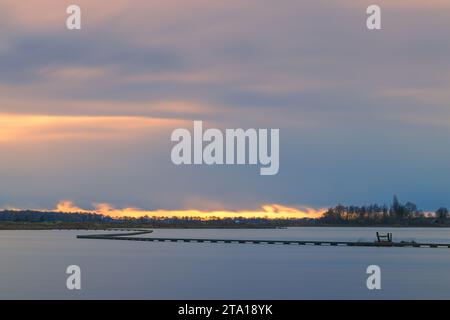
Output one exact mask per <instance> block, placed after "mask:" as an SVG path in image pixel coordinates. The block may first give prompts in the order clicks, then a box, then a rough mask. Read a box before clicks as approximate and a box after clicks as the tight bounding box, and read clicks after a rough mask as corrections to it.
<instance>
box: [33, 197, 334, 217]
mask: <svg viewBox="0 0 450 320" xmlns="http://www.w3.org/2000/svg"><path fill="white" fill-rule="evenodd" d="M37 211H55V212H69V213H75V212H79V213H98V214H103V215H106V216H110V217H114V218H121V217H134V218H139V217H144V216H148V217H164V218H170V217H199V218H202V219H211V218H236V217H242V218H269V219H289V218H297V219H298V218H318V217H320V216H322V214H323V213H324V212H325V211H326V209H318V210H317V209H313V208H309V207H299V208H296V207H287V206H283V205H280V204H266V205H262V206H261V208H260V209H258V210H236V211H227V210H209V211H205V210H197V209H183V210H143V209H139V208H122V209H116V208H114V207H113V206H112V205H110V204H107V203H98V204H94V209H93V210H87V209H82V208H80V207H78V206H76V205H75V204H74V203H73V202H72V201H70V200H62V201H60V202H59V203H58V204H57V205H56V208H55V209H50V210H49V209H44V210H37Z"/></svg>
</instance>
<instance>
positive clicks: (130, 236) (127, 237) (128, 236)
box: [77, 230, 450, 249]
mask: <svg viewBox="0 0 450 320" xmlns="http://www.w3.org/2000/svg"><path fill="white" fill-rule="evenodd" d="M124 231H126V230H124ZM128 231H129V230H128ZM132 231H133V232H127V233H111V234H98V235H78V236H77V238H78V239H97V240H98V239H104V240H122V241H147V242H183V243H185V242H188V243H238V244H278V245H300V246H336V247H382V248H392V247H397V248H408V247H409V248H449V249H450V243H416V242H376V241H374V242H352V241H304V240H268V239H266V240H249V239H206V238H154V237H152V238H144V237H134V236H136V235H143V234H148V233H152V232H153V231H152V230H132Z"/></svg>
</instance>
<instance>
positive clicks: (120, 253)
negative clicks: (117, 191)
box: [0, 228, 450, 299]
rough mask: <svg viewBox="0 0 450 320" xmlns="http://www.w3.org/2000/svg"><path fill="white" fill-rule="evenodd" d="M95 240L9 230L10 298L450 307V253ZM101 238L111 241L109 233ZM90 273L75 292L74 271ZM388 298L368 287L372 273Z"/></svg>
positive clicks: (369, 231)
mask: <svg viewBox="0 0 450 320" xmlns="http://www.w3.org/2000/svg"><path fill="white" fill-rule="evenodd" d="M376 231H382V232H392V233H393V234H394V241H402V240H408V241H409V240H415V241H417V242H444V243H450V229H447V228H442V229H426V228H376V229H375V228H290V229H269V230H254V229H253V230H251V229H242V230H211V229H209V230H199V229H195V230H191V229H182V230H180V229H177V230H173V229H156V230H155V232H154V233H153V234H149V235H146V236H148V237H152V236H155V237H193V238H194V237H195V238H233V239H262V240H264V239H280V240H284V239H286V240H287V239H289V240H295V239H297V240H342V241H343V240H347V241H358V240H362V241H372V240H374V237H375V232H376ZM89 233H95V232H92V231H89V232H87V231H78V232H77V231H0V259H1V260H0V261H1V262H0V298H7V299H9V298H32V299H33V298H41V299H48V298H63V299H72V298H105V299H108V298H112V299H123V298H125V299H127V298H130V299H132V298H134V299H320V298H324V299H330V298H362V299H366V298H368V299H380V298H450V275H449V274H448V269H449V268H450V249H424V248H346V247H342V248H341V247H339V248H336V247H312V246H311V247H304V246H283V245H264V244H261V245H251V244H247V245H242V244H209V243H203V244H196V243H153V242H128V241H112V240H86V239H76V238H75V236H76V235H77V234H89ZM100 233H101V232H100ZM71 264H76V265H79V266H80V267H81V270H82V290H81V291H68V290H67V289H66V286H65V282H66V276H67V275H66V274H65V270H66V267H67V266H68V265H71ZM371 264H376V265H379V266H380V267H381V270H382V290H381V291H369V290H367V288H366V278H367V275H366V273H365V272H366V268H367V266H368V265H371Z"/></svg>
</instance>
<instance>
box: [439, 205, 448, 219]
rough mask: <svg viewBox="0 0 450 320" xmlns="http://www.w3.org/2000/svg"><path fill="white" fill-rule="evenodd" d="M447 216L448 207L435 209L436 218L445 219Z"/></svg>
mask: <svg viewBox="0 0 450 320" xmlns="http://www.w3.org/2000/svg"><path fill="white" fill-rule="evenodd" d="M447 217H448V209H447V208H439V209H437V210H436V218H438V219H439V220H440V221H445V220H446V219H447Z"/></svg>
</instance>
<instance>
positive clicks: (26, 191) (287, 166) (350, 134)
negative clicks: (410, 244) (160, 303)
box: [0, 0, 450, 217]
mask: <svg viewBox="0 0 450 320" xmlns="http://www.w3.org/2000/svg"><path fill="white" fill-rule="evenodd" d="M71 4H77V5H79V6H80V8H81V11H82V29H81V30H76V31H69V30H67V28H66V24H65V22H66V18H67V16H68V15H67V14H66V8H67V7H68V6H69V5H71ZM371 4H374V3H373V2H372V1H371V2H368V1H361V0H357V1H356V0H355V1H350V0H339V1H338V0H326V1H325V0H314V1H313V0H307V1H304V0H239V1H237V0H228V1H210V0H209V1H207V0H170V1H166V0H165V1H162V0H152V1H140V0H135V1H129V0H110V1H103V0H102V1H100V0H89V1H88V0H71V1H65V0H64V1H62V0H28V1H13V0H0V150H1V153H0V207H2V208H41V209H45V208H55V207H56V206H57V205H58V204H59V205H60V206H65V205H67V204H70V206H72V207H75V208H79V209H80V210H81V208H82V209H83V210H95V209H99V208H103V209H104V210H105V211H104V212H109V213H111V214H112V215H120V214H121V213H123V212H127V210H128V212H130V210H131V211H132V212H140V211H146V212H149V211H150V212H155V213H157V212H159V213H161V212H163V213H164V214H170V213H172V212H174V213H180V212H181V213H185V212H195V213H199V212H200V213H205V212H209V213H211V212H214V213H220V214H222V215H229V214H233V213H236V212H238V213H242V212H247V213H248V212H249V214H250V215H251V214H258V215H265V214H267V213H269V215H271V214H273V213H275V215H276V214H280V215H286V216H295V215H297V216H310V217H314V216H317V215H318V214H320V213H321V212H323V209H324V208H326V207H328V206H331V205H335V204H338V203H343V204H355V205H362V204H369V203H375V202H378V203H389V202H390V201H391V198H392V196H393V195H394V194H397V195H398V196H399V198H400V200H403V201H405V202H406V201H412V202H415V203H416V204H417V205H418V206H419V207H420V208H422V209H424V210H435V209H437V208H439V207H441V206H447V207H450V191H449V187H448V183H449V178H450V165H449V164H450V148H449V147H450V143H449V137H450V59H449V57H450V42H449V41H448V35H449V31H450V2H449V1H448V0H432V1H417V0H410V1H406V0H390V1H387V0H386V1H377V2H376V4H378V5H379V6H380V7H381V10H382V30H377V31H369V30H367V28H366V18H367V15H366V8H367V7H368V6H369V5H371ZM194 120H201V121H203V123H204V126H205V127H210V128H220V129H225V128H244V129H247V128H279V129H280V170H279V173H278V174H277V175H274V176H260V175H259V169H258V168H257V167H255V166H175V165H174V164H173V163H172V162H171V160H170V152H171V149H172V147H173V145H174V144H173V143H172V142H171V141H170V135H171V132H172V131H173V130H174V129H177V128H187V129H190V130H192V127H193V121H194ZM105 208H107V209H105ZM100 211H101V210H100Z"/></svg>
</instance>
